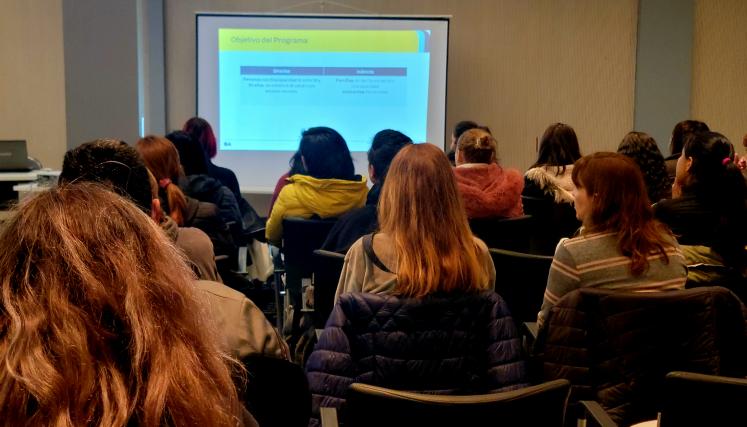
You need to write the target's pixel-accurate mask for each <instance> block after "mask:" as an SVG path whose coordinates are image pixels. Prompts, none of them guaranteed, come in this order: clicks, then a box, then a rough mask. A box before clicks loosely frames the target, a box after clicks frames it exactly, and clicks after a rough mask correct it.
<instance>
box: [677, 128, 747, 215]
mask: <svg viewBox="0 0 747 427" xmlns="http://www.w3.org/2000/svg"><path fill="white" fill-rule="evenodd" d="M675 180H676V181H677V184H678V185H679V186H680V188H681V189H682V191H683V192H686V193H690V194H694V195H695V196H697V197H699V198H701V199H702V200H704V201H706V202H707V203H708V204H709V205H710V206H712V207H714V208H717V209H720V210H729V209H731V208H732V207H739V208H740V210H741V207H742V205H743V203H742V202H743V201H744V198H745V197H746V196H747V194H746V192H747V189H746V188H745V181H744V178H743V177H742V174H741V172H740V170H739V167H738V166H737V165H736V164H735V163H734V146H733V145H732V144H731V142H729V140H728V139H727V138H726V137H725V136H723V135H721V134H720V133H717V132H704V133H696V134H693V135H692V136H691V137H690V138H688V139H687V141H686V142H685V146H684V147H683V149H682V154H681V155H680V157H679V159H678V160H677V169H676V176H675Z"/></svg>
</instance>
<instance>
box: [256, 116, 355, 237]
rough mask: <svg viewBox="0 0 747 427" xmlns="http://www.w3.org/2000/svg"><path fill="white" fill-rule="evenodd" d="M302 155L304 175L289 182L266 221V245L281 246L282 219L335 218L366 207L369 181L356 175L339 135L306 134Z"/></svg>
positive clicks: (327, 130)
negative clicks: (267, 243)
mask: <svg viewBox="0 0 747 427" xmlns="http://www.w3.org/2000/svg"><path fill="white" fill-rule="evenodd" d="M299 152H300V153H301V162H302V163H303V167H304V170H305V172H304V173H303V174H295V175H292V176H290V177H289V178H288V184H287V185H286V186H285V187H283V189H282V191H281V192H280V194H279V195H278V199H277V201H275V205H273V207H272V212H271V213H270V217H269V218H268V220H267V229H266V231H265V234H266V237H267V241H268V242H270V243H272V244H274V245H278V246H279V245H280V241H281V238H282V236H283V218H289V217H297V218H311V217H312V216H314V215H318V216H319V217H320V218H334V217H338V216H340V215H342V214H344V213H345V212H347V211H349V210H352V209H356V208H360V207H362V206H363V205H364V204H365V203H366V195H367V193H368V186H367V185H366V178H365V177H361V176H360V175H355V167H354V166H353V159H352V158H351V157H350V150H349V149H348V145H347V143H346V142H345V139H343V137H342V136H341V135H340V134H339V133H337V131H335V130H334V129H330V128H328V127H314V128H310V129H308V130H306V131H304V132H303V134H302V136H301V144H300V146H299Z"/></svg>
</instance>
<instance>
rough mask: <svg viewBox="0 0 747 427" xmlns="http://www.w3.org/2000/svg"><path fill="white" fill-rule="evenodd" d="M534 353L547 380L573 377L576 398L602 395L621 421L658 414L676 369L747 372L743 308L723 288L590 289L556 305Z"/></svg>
mask: <svg viewBox="0 0 747 427" xmlns="http://www.w3.org/2000/svg"><path fill="white" fill-rule="evenodd" d="M534 356H535V358H536V359H537V361H538V362H539V363H538V365H539V369H540V370H541V371H542V378H540V379H539V380H544V381H548V380H552V379H557V378H565V379H567V380H569V381H570V382H571V403H573V402H577V401H579V400H596V401H598V402H599V403H600V404H601V405H602V407H604V409H605V410H606V411H607V412H608V413H609V415H610V416H611V417H612V418H613V420H615V421H616V422H617V423H619V424H621V425H630V424H633V423H637V422H640V421H644V420H650V419H654V418H656V413H657V407H658V400H659V399H658V398H659V396H660V395H661V393H662V391H663V380H664V376H665V375H666V374H667V373H668V372H671V371H690V372H697V373H703V374H711V375H723V376H734V377H740V376H742V377H743V376H745V375H747V342H746V340H745V321H744V314H743V306H742V304H741V302H740V301H739V299H738V298H737V297H736V296H735V295H734V294H732V293H731V292H730V291H728V290H727V289H725V288H720V287H708V288H695V289H688V290H683V291H671V292H656V293H632V292H619V291H612V290H603V289H590V288H584V289H580V290H576V291H573V292H571V293H569V294H567V295H566V296H565V297H563V298H562V299H561V300H560V301H559V302H558V304H557V305H555V306H554V307H553V308H552V309H551V310H550V313H549V316H548V318H547V320H546V324H545V326H544V327H543V328H542V329H541V330H540V333H539V336H538V338H537V342H536V344H535V349H534ZM570 409H573V406H571V407H570ZM571 416H573V415H571Z"/></svg>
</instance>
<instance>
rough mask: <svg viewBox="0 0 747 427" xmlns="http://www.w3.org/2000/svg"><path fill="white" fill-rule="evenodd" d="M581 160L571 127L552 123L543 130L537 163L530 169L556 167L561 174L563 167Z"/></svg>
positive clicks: (576, 140) (576, 139) (574, 133)
mask: <svg viewBox="0 0 747 427" xmlns="http://www.w3.org/2000/svg"><path fill="white" fill-rule="evenodd" d="M580 158H581V149H580V148H579V146H578V138H576V132H575V131H574V130H573V128H572V127H570V126H568V125H567V124H565V123H553V124H551V125H550V126H548V127H547V129H545V133H543V134H542V138H540V140H539V145H538V147H537V161H536V162H534V164H533V165H532V167H533V168H534V167H539V166H558V167H560V168H561V173H564V172H565V166H566V165H570V164H573V162H575V161H576V160H578V159H580Z"/></svg>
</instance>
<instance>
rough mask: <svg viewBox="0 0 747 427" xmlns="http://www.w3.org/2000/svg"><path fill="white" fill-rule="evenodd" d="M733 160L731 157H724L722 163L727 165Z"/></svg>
mask: <svg viewBox="0 0 747 427" xmlns="http://www.w3.org/2000/svg"><path fill="white" fill-rule="evenodd" d="M729 162H731V159H730V158H729V157H724V160H721V164H722V165H724V166H726V165H728V164H729Z"/></svg>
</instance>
